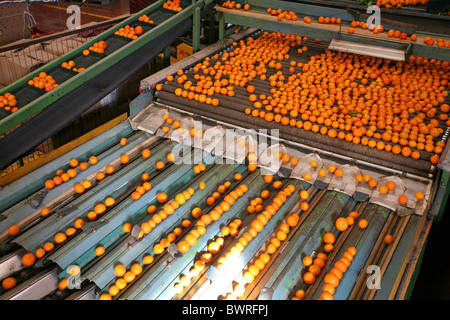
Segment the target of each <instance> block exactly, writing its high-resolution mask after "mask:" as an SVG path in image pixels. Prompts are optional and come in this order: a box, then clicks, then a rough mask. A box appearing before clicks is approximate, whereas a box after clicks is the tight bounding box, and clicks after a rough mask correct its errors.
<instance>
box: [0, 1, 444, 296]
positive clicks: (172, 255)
mask: <svg viewBox="0 0 450 320" xmlns="http://www.w3.org/2000/svg"><path fill="white" fill-rule="evenodd" d="M235 4H236V3H235ZM241 4H242V6H241V7H240V8H236V7H233V8H225V7H224V4H220V5H216V7H215V10H216V13H217V15H218V17H217V18H218V20H219V27H220V28H221V29H220V35H221V38H222V39H221V41H219V42H218V43H217V44H215V45H212V46H209V47H207V48H205V49H202V50H200V51H197V52H195V53H194V54H192V55H191V56H189V57H187V58H185V59H183V60H181V61H179V62H177V63H175V64H173V65H171V66H169V67H167V68H165V69H163V70H162V71H160V72H158V73H155V74H153V75H151V76H150V77H148V78H146V79H143V80H142V83H141V88H142V89H143V92H142V94H140V95H139V96H138V97H137V98H136V99H135V100H133V101H132V102H131V103H130V116H129V118H127V119H126V120H125V121H121V122H120V123H115V124H114V125H112V126H109V127H108V128H107V129H106V130H104V131H103V132H101V133H99V134H97V135H95V136H94V137H92V138H90V139H88V140H87V139H82V140H81V141H82V143H80V144H79V145H78V146H76V147H75V148H73V149H71V150H70V151H68V152H66V153H64V154H63V155H61V156H59V157H57V158H55V159H54V160H52V161H50V162H48V163H47V164H45V165H43V166H41V167H39V168H37V169H36V170H34V171H33V172H31V173H29V174H27V175H25V176H23V177H22V178H20V179H18V180H16V181H14V182H12V183H10V184H8V185H7V186H4V187H3V189H2V190H1V193H0V213H1V215H0V243H1V244H2V247H1V250H2V254H1V260H0V279H1V280H2V283H3V284H4V286H3V289H0V290H3V291H0V299H4V300H8V299H9V300H14V299H16V300H19V299H51V300H62V299H67V300H83V299H87V300H91V299H130V300H217V299H219V300H221V299H227V300H232V299H238V300H301V299H314V300H316V299H320V300H325V299H349V300H357V299H380V300H384V299H407V298H408V297H409V295H410V294H411V290H412V288H413V286H414V281H415V277H416V276H417V272H418V270H419V268H420V259H421V256H422V254H423V252H424V250H425V243H426V239H427V236H428V233H429V230H430V228H432V224H433V223H436V222H439V220H440V218H441V217H442V215H443V213H444V208H445V205H446V199H447V197H448V188H447V183H448V179H449V167H448V144H447V139H448V131H449V129H448V126H447V123H448V122H447V121H448V116H447V113H448V112H449V110H448V109H447V107H448V81H446V80H448V77H449V72H450V70H449V64H448V60H450V59H448V57H449V50H450V49H448V48H445V46H442V47H441V46H436V47H432V46H429V45H424V44H423V40H424V38H425V37H426V35H424V34H422V33H420V30H415V29H414V28H413V29H414V32H415V33H417V35H418V39H420V41H419V40H417V42H414V40H411V41H409V40H408V41H405V40H401V39H397V38H395V39H390V37H388V36H384V35H383V34H381V35H382V37H383V38H381V39H379V38H377V35H376V34H375V35H372V34H369V32H370V31H369V30H360V31H361V32H360V34H359V35H357V36H352V35H348V34H346V32H343V30H347V28H348V25H350V23H351V21H353V20H354V16H353V15H352V14H349V13H348V12H347V11H346V10H345V9H339V8H335V9H329V10H330V11H327V12H329V16H330V17H334V18H340V19H341V24H340V25H323V26H322V24H321V23H319V22H317V23H315V22H314V23H313V22H310V23H307V22H306V20H303V19H304V16H305V17H306V16H307V17H311V18H312V17H318V16H321V15H322V14H319V12H324V11H320V10H321V9H323V7H319V6H313V5H310V4H303V3H300V2H298V3H294V2H287V1H283V2H280V1H276V2H274V1H247V2H245V4H249V5H250V8H249V7H245V8H244V2H242V3H241ZM275 5H277V7H275ZM269 8H270V9H275V10H277V9H278V8H281V9H282V10H281V11H282V12H283V11H286V12H289V11H292V12H293V13H296V16H297V18H298V20H294V21H292V19H291V20H290V21H285V20H283V19H281V20H278V18H277V17H275V16H274V15H273V16H272V14H271V12H269ZM307 10H315V12H316V13H317V14H315V15H314V14H312V13H314V11H310V12H309V13H308V14H305V12H307ZM333 10H335V11H333ZM181 12H183V11H181ZM177 14H179V13H177ZM339 14H341V16H339ZM289 15H290V16H291V18H292V16H294V15H291V14H289ZM274 17H275V18H274ZM425 18H426V16H425V17H424V19H425ZM300 20H301V21H300ZM302 21H303V22H302ZM392 23H393V22H392ZM344 25H346V26H345V27H344ZM394 25H395V27H396V29H401V27H404V28H411V26H405V25H401V24H400V23H397V24H392V26H394ZM230 26H231V27H230ZM237 26H239V28H238V30H237V31H238V32H235V29H236V28H237ZM405 30H406V29H405ZM409 34H411V33H409ZM441 36H442V38H443V39H444V40H443V41H444V43H445V41H448V40H449V39H448V36H447V37H446V36H445V35H441ZM333 40H341V41H346V42H347V43H344V45H345V46H346V47H345V48H346V49H345V48H341V49H340V50H336V49H337V48H333V47H331V44H332V43H333ZM402 41H403V42H402ZM350 43H356V44H357V45H358V47H359V48H358V50H359V49H361V48H362V49H364V47H365V48H366V54H364V55H357V54H355V53H353V52H351V51H350V49H349V46H350ZM386 43H389V45H388V47H389V48H391V49H393V50H395V58H393V57H390V58H387V57H383V58H381V57H372V55H373V52H369V53H367V48H368V46H369V44H371V45H373V46H376V47H377V48H380V47H382V46H384V45H385V44H386ZM335 44H336V43H335ZM340 44H341V45H342V42H341V43H340ZM346 50H347V52H345V51H346ZM383 54H386V52H383ZM411 57H412V58H411ZM418 57H421V58H420V59H419V58H418ZM440 57H441V58H440ZM439 58H440V59H442V61H440V62H438V60H437V59H439ZM333 63H334V64H333ZM339 65H341V66H343V68H342V70H341V69H339ZM361 66H362V67H361ZM322 67H323V68H322ZM419 69H420V71H418V70H419ZM352 70H356V71H358V70H362V71H361V72H360V73H356V72H355V74H352ZM368 70H370V71H368ZM406 73H407V74H408V75H411V74H419V75H420V74H425V75H429V74H433V75H434V76H435V78H436V79H435V81H437V82H438V83H436V87H437V89H438V90H439V93H441V95H438V96H436V97H435V96H432V95H431V92H433V90H431V89H430V90H428V91H427V89H424V90H422V89H420V87H421V86H420V85H418V84H417V83H415V84H414V85H415V86H414V87H411V92H408V93H406V92H405V91H402V89H401V88H402V86H401V83H400V81H401V80H402V81H403V80H405V79H401V80H400V77H401V75H402V74H406ZM321 74H322V75H323V74H325V75H326V76H323V77H321V76H320V75H321ZM352 75H353V77H352V78H351V79H350V80H349V77H350V76H352ZM381 76H384V77H385V78H382V77H381ZM340 78H342V79H343V80H340ZM419 78H420V77H419ZM419 78H418V79H419ZM331 79H332V80H331ZM384 80H386V81H384ZM388 80H389V81H388ZM405 81H406V80H405ZM431 82H432V81H431ZM421 85H422V87H423V88H426V85H425V84H424V83H421ZM319 87H321V88H322V89H323V91H319V89H318V88H319ZM431 87H432V85H431V84H430V85H429V88H431ZM390 88H393V89H390ZM357 89H358V90H359V91H358V92H356V90H357ZM395 89H397V90H398V91H397V92H395ZM392 91H394V93H392ZM416 91H417V92H418V95H417V96H416V97H415V98H416V100H414V104H412V105H408V106H407V107H403V106H402V107H401V108H400V107H398V110H397V109H396V108H395V107H396V106H397V105H400V102H399V101H402V102H403V101H405V105H406V102H408V100H401V98H405V99H406V97H411V96H412V95H413V92H416ZM368 92H370V94H369V93H368ZM425 92H427V93H430V95H428V94H426V93H425ZM436 92H437V91H436ZM445 92H447V93H445ZM391 93H392V95H391ZM421 93H423V94H424V95H423V96H421V95H420V94H421ZM339 94H341V95H339ZM410 94H411V95H410ZM302 96H303V98H302ZM352 96H355V97H358V98H357V99H356V98H355V99H356V100H354V99H353V98H351V97H352ZM336 97H338V98H336ZM390 98H392V101H391V100H390ZM431 98H433V99H431ZM283 99H284V100H283ZM427 99H428V100H427ZM422 100H424V101H425V100H426V101H425V102H424V103H423V104H422V102H421V101H422ZM431 100H436V101H437V102H438V103H437V104H436V105H433V104H434V103H435V102H434V101H433V102H431ZM296 101H297V103H296ZM346 101H347V102H348V103H347V102H346ZM351 101H357V102H361V103H362V106H361V105H352V104H351ZM396 101H397V102H399V103H396ZM272 103H273V104H272ZM428 104H430V105H431V106H428ZM373 105H377V108H376V109H373ZM416 106H417V109H415V107H416ZM419 107H420V108H419ZM394 109H395V110H394ZM430 109H432V111H431V112H430ZM372 112H374V113H372ZM385 115H387V116H389V117H385ZM419 115H420V116H419ZM446 116H447V117H446ZM319 118H320V119H319ZM402 119H404V120H402ZM420 119H421V120H420ZM432 119H434V120H435V121H432ZM381 120H383V121H381ZM388 120H389V121H388ZM411 120H414V121H412V122H411ZM382 122H383V125H381V123H382ZM424 126H425V127H426V128H424ZM24 127H25V126H24ZM404 129H407V130H404ZM433 129H436V130H433ZM420 130H423V131H420ZM407 133H408V134H407ZM414 133H415V135H414ZM393 137H397V140H396V139H395V138H394V139H393ZM411 141H413V142H411ZM420 143H421V144H420ZM422 145H423V146H422ZM413 152H414V154H413Z"/></svg>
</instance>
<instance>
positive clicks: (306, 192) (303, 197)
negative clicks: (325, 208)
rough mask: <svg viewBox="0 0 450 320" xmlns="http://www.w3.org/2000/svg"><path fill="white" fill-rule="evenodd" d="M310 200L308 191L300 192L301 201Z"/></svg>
mask: <svg viewBox="0 0 450 320" xmlns="http://www.w3.org/2000/svg"><path fill="white" fill-rule="evenodd" d="M308 198H309V192H308V191H306V190H302V191H300V199H303V200H307V199H308Z"/></svg>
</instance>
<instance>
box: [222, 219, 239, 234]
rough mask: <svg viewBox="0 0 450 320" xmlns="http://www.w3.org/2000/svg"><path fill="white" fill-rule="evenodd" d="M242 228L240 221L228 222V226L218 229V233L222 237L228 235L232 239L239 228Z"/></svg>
mask: <svg viewBox="0 0 450 320" xmlns="http://www.w3.org/2000/svg"><path fill="white" fill-rule="evenodd" d="M241 226H242V221H241V219H235V220H234V221H232V222H230V223H229V224H228V225H225V226H223V227H222V228H221V229H220V232H221V233H222V235H223V236H224V237H226V236H228V235H230V236H232V237H236V236H237V235H238V233H239V228H240V227H241Z"/></svg>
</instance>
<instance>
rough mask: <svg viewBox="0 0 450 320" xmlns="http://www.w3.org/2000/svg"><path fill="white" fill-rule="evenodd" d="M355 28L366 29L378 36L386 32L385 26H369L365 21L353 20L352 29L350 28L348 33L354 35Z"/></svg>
mask: <svg viewBox="0 0 450 320" xmlns="http://www.w3.org/2000/svg"><path fill="white" fill-rule="evenodd" d="M355 28H361V29H366V30H370V31H372V32H373V33H374V34H378V33H381V32H383V31H384V26H383V25H379V26H377V25H374V24H371V25H368V24H367V23H366V22H364V21H357V20H353V21H352V22H351V23H350V27H349V28H348V33H354V32H355Z"/></svg>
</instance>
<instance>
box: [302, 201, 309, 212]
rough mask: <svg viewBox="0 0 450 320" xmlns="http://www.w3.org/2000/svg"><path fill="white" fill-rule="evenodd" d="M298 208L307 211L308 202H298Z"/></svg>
mask: <svg viewBox="0 0 450 320" xmlns="http://www.w3.org/2000/svg"><path fill="white" fill-rule="evenodd" d="M300 209H301V210H302V211H307V210H308V209H309V203H308V202H302V203H301V204H300Z"/></svg>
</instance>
